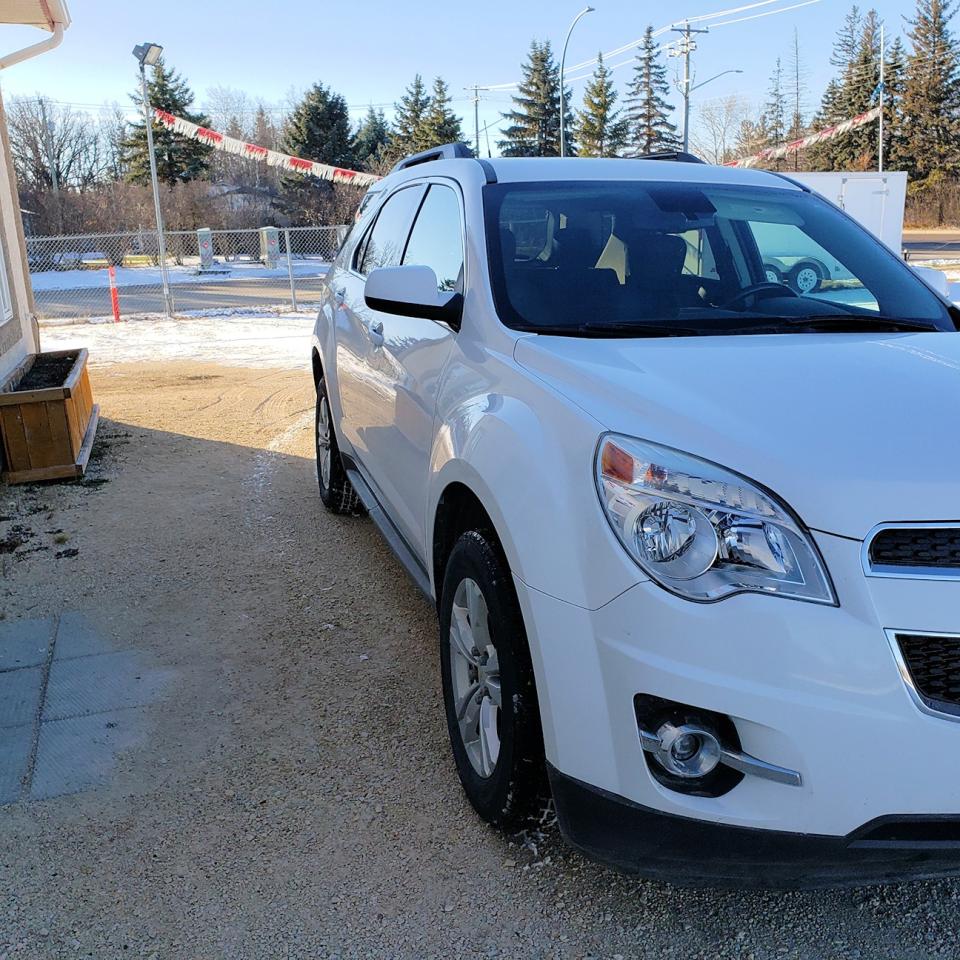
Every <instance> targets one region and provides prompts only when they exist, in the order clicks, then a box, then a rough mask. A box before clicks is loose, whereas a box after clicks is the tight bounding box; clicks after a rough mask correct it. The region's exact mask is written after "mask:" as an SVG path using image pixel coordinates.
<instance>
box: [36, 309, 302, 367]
mask: <svg viewBox="0 0 960 960" xmlns="http://www.w3.org/2000/svg"><path fill="white" fill-rule="evenodd" d="M200 312H201V313H203V312H204V311H200ZM315 316H316V314H314V313H290V312H286V313H266V312H264V311H262V310H261V311H259V312H258V313H255V314H250V313H243V314H241V313H238V314H235V315H231V316H198V317H192V318H189V319H184V320H166V319H163V318H162V317H159V318H145V319H148V320H149V322H142V321H140V320H134V321H126V322H122V323H82V324H72V325H70V326H61V327H44V328H43V330H42V332H41V348H42V349H43V350H67V349H73V348H76V347H86V348H87V349H88V350H89V351H90V363H91V364H92V365H94V366H110V365H113V364H117V363H144V362H156V361H169V360H192V361H195V362H197V363H217V364H222V365H224V366H234V367H271V368H280V369H291V370H295V369H309V368H310V335H311V332H312V331H313V321H314V317H315Z"/></svg>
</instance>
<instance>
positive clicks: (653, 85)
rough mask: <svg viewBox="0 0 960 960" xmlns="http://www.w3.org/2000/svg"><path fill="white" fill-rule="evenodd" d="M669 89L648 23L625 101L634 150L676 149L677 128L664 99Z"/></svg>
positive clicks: (645, 151)
mask: <svg viewBox="0 0 960 960" xmlns="http://www.w3.org/2000/svg"><path fill="white" fill-rule="evenodd" d="M669 92H670V87H669V86H668V84H667V68H666V66H665V65H664V63H663V61H662V60H661V58H660V51H659V50H658V49H657V44H656V41H655V40H654V36H653V27H650V26H648V27H647V29H646V32H645V33H644V35H643V42H642V43H641V44H640V47H639V48H638V50H637V62H636V64H634V68H633V78H632V80H631V81H630V85H629V87H628V88H627V99H626V102H625V104H626V120H627V123H628V124H629V127H630V133H629V139H630V146H631V148H632V150H633V152H634V153H656V152H657V151H660V150H676V149H677V148H678V146H679V139H678V137H677V128H676V125H675V124H673V123H672V122H671V121H670V114H671V113H672V112H673V106H672V105H671V104H670V103H669V102H668V101H667V94H668V93H669Z"/></svg>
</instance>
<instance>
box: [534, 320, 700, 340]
mask: <svg viewBox="0 0 960 960" xmlns="http://www.w3.org/2000/svg"><path fill="white" fill-rule="evenodd" d="M521 329H523V330H524V331H527V332H529V333H542V334H548V335H550V336H560V337H598V338H602V337H638V338H639V337H698V336H702V335H703V334H704V333H706V332H707V331H705V330H703V329H702V328H698V327H678V326H675V325H674V324H669V323H644V322H642V321H639V322H637V323H604V322H603V321H600V320H590V321H587V322H586V323H578V324H571V325H569V326H568V325H566V324H556V325H554V326H539V325H537V326H534V325H533V324H531V325H530V326H526V327H522V328H521Z"/></svg>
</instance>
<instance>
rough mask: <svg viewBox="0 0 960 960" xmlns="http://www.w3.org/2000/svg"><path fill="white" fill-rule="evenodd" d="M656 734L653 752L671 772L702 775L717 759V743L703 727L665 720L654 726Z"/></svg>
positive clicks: (718, 758)
mask: <svg viewBox="0 0 960 960" xmlns="http://www.w3.org/2000/svg"><path fill="white" fill-rule="evenodd" d="M657 737H658V738H659V739H660V744H659V747H658V749H657V750H656V752H655V753H654V754H653V755H654V757H655V758H656V760H657V762H658V763H659V764H660V766H662V767H663V768H664V770H666V771H668V772H669V773H672V774H674V775H675V776H678V777H685V778H688V779H692V778H694V777H705V776H706V775H707V774H708V773H710V771H711V770H713V769H714V767H716V765H717V764H718V763H719V762H720V743H719V741H718V740H717V738H716V737H715V736H714V735H713V734H712V733H711V732H710V731H709V730H705V729H704V728H703V727H695V726H692V725H691V724H687V723H684V724H680V725H677V724H674V723H670V722H667V723H664V724H663V725H662V726H661V727H660V729H659V730H657Z"/></svg>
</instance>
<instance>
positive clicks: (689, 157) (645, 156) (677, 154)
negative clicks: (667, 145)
mask: <svg viewBox="0 0 960 960" xmlns="http://www.w3.org/2000/svg"><path fill="white" fill-rule="evenodd" d="M633 159H634V160H673V161H675V162H676V163H704V162H705V161H703V160H701V159H700V158H699V157H698V156H696V155H694V154H692V153H686V152H685V151H683V150H664V151H662V152H661V153H640V154H638V155H637V156H635V157H634V158H633Z"/></svg>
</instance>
